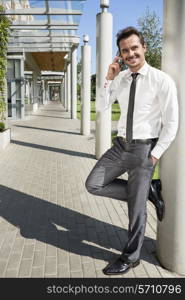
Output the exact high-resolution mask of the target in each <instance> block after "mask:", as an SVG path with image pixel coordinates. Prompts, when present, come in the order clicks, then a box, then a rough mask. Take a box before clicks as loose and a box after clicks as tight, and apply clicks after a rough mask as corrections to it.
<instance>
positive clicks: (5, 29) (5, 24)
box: [0, 5, 10, 100]
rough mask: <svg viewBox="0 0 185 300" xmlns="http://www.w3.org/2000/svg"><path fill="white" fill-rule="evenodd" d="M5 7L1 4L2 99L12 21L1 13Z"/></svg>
mask: <svg viewBox="0 0 185 300" xmlns="http://www.w3.org/2000/svg"><path fill="white" fill-rule="evenodd" d="M2 12H4V8H3V6H2V5H0V99H1V100H4V90H5V76H6V64H7V58H6V54H7V45H8V36H9V27H10V21H9V19H8V18H7V17H6V16H3V15H1V13H2Z"/></svg>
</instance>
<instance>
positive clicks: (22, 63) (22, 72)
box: [20, 57, 25, 119]
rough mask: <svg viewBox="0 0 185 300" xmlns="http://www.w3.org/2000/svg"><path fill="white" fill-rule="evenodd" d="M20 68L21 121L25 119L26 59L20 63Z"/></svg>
mask: <svg viewBox="0 0 185 300" xmlns="http://www.w3.org/2000/svg"><path fill="white" fill-rule="evenodd" d="M20 64H21V65H20V68H21V79H22V82H21V119H23V118H24V117H25V101H24V97H25V88H24V57H23V58H22V59H21V61H20Z"/></svg>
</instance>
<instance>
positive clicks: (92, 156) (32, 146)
mask: <svg viewBox="0 0 185 300" xmlns="http://www.w3.org/2000/svg"><path fill="white" fill-rule="evenodd" d="M11 143H12V144H16V145H20V146H24V147H30V148H35V149H42V150H46V151H53V152H57V153H62V154H67V155H72V156H80V157H86V158H91V159H95V155H93V154H90V153H84V152H78V151H73V150H66V149H61V148H54V147H49V146H44V145H38V144H33V143H27V142H22V141H18V140H13V139H11Z"/></svg>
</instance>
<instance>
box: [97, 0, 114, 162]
mask: <svg viewBox="0 0 185 300" xmlns="http://www.w3.org/2000/svg"><path fill="white" fill-rule="evenodd" d="M100 2H101V8H102V12H101V13H99V14H97V17H96V26H97V32H96V95H97V94H98V93H99V89H100V88H102V87H103V85H104V82H105V77H106V74H107V71H108V66H109V64H110V63H111V62H112V27H113V24H112V23H113V20H112V15H111V14H110V13H109V12H108V11H107V8H108V7H109V1H108V0H104V1H103V0H101V1H100ZM110 146H111V108H109V109H108V110H106V111H105V112H99V111H97V112H96V146H95V154H96V158H97V159H99V158H100V156H101V155H102V154H103V153H104V152H105V151H106V150H107V149H108V148H110Z"/></svg>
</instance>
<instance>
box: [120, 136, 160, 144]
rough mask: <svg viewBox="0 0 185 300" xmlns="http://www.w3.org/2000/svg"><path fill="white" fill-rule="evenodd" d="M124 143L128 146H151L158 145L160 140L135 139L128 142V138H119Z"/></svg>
mask: <svg viewBox="0 0 185 300" xmlns="http://www.w3.org/2000/svg"><path fill="white" fill-rule="evenodd" d="M118 138H120V139H121V140H122V141H123V142H124V143H127V144H151V143H156V142H157V141H158V138H152V139H135V140H132V141H131V142H128V141H127V140H126V138H124V137H122V136H118Z"/></svg>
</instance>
